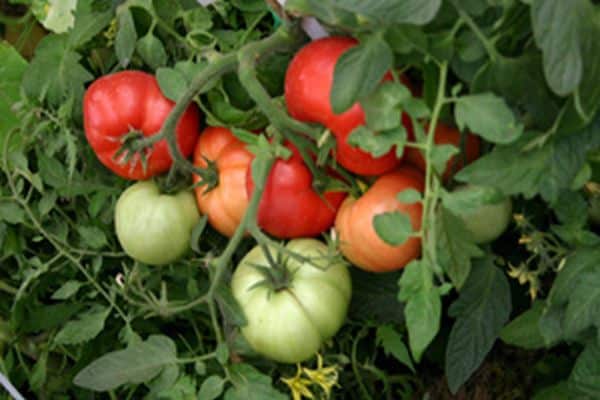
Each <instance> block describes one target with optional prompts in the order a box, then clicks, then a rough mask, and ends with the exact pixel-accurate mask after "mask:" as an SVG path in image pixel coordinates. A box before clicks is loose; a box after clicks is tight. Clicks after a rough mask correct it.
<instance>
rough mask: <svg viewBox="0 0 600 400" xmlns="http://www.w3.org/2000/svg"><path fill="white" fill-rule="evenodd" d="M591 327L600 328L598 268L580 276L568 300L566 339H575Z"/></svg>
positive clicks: (599, 274)
mask: <svg viewBox="0 0 600 400" xmlns="http://www.w3.org/2000/svg"><path fill="white" fill-rule="evenodd" d="M599 261H600V259H596V262H599ZM593 326H597V327H598V328H600V267H596V268H594V269H592V270H591V271H588V272H585V273H582V274H581V276H580V277H579V284H578V285H577V288H576V289H575V291H574V292H573V293H572V294H571V296H570V298H569V305H568V306H567V310H566V314H565V319H564V329H565V334H566V335H567V337H576V335H577V334H579V333H580V332H583V331H584V330H585V329H587V328H589V327H593Z"/></svg>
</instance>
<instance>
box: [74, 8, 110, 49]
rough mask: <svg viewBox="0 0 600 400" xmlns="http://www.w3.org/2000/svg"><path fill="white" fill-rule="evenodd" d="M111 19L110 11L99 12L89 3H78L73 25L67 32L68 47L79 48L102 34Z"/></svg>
mask: <svg viewBox="0 0 600 400" xmlns="http://www.w3.org/2000/svg"><path fill="white" fill-rule="evenodd" d="M112 18H113V13H112V12H111V10H110V9H108V10H106V11H99V10H97V9H95V8H94V5H93V4H92V3H91V2H89V1H78V2H77V8H76V10H75V25H74V26H73V29H71V30H70V31H69V47H70V48H79V47H81V46H83V45H85V44H86V43H87V42H89V41H90V40H92V38H94V36H96V35H97V34H99V33H100V32H102V31H103V30H104V29H105V28H106V27H107V26H108V24H109V23H110V21H111V20H112Z"/></svg>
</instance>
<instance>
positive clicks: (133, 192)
mask: <svg viewBox="0 0 600 400" xmlns="http://www.w3.org/2000/svg"><path fill="white" fill-rule="evenodd" d="M199 219H200V213H199V212H198V208H197V206H196V200H195V198H194V195H193V194H192V192H189V191H182V192H179V193H177V194H174V195H168V194H161V193H160V191H159V189H158V186H157V185H156V183H154V182H153V181H140V182H137V183H135V184H133V185H132V186H130V187H129V188H127V190H125V191H124V192H123V193H122V194H121V196H120V197H119V200H118V201H117V206H116V208H115V226H116V231H117V237H118V239H119V242H120V243H121V246H122V247H123V249H124V250H125V252H126V253H127V254H128V255H129V256H130V257H132V258H134V259H136V260H138V261H141V262H144V263H146V264H150V265H164V264H168V263H171V262H173V261H175V260H177V259H178V258H179V257H181V256H182V255H183V254H184V253H185V252H186V251H187V250H188V248H189V243H190V238H191V235H192V230H193V229H194V226H195V225H196V223H197V222H198V220H199Z"/></svg>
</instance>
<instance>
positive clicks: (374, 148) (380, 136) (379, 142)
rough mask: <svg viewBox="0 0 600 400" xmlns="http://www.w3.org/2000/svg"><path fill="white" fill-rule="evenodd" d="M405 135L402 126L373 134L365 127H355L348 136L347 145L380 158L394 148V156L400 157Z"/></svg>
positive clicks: (405, 138)
mask: <svg viewBox="0 0 600 400" xmlns="http://www.w3.org/2000/svg"><path fill="white" fill-rule="evenodd" d="M406 140H407V134H406V129H405V128H404V126H402V125H400V126H398V127H397V128H394V129H390V130H387V131H382V132H374V131H372V130H371V129H369V128H368V127H367V126H365V125H360V126H358V127H356V128H355V129H354V130H353V131H352V132H351V133H350V136H348V144H350V145H352V146H357V147H359V148H360V149H362V150H364V151H366V152H367V153H370V154H371V155H372V156H373V157H381V156H383V155H385V154H387V153H388V152H389V151H390V150H392V147H394V146H396V154H398V153H399V156H402V154H403V152H404V143H406Z"/></svg>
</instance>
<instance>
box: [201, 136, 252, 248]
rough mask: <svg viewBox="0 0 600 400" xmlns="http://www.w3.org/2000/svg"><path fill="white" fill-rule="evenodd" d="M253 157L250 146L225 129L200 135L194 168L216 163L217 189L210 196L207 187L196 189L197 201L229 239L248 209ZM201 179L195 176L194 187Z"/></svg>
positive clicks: (212, 222)
mask: <svg viewBox="0 0 600 400" xmlns="http://www.w3.org/2000/svg"><path fill="white" fill-rule="evenodd" d="M252 158H253V155H252V153H250V152H249V151H248V149H247V148H246V145H245V144H244V143H243V142H242V141H240V140H239V139H237V138H236V137H235V136H234V135H233V133H232V132H231V131H230V130H229V129H227V128H223V127H208V128H206V129H205V130H204V131H203V132H202V134H201V135H200V139H198V143H197V144H196V150H195V151H194V165H196V166H199V167H202V168H204V167H206V165H207V163H206V160H209V161H212V162H214V163H215V167H216V169H217V172H218V182H217V186H215V187H214V188H212V189H211V190H210V191H208V192H206V185H200V186H197V187H196V200H197V202H198V208H200V211H201V212H202V214H204V215H206V216H207V217H208V222H209V223H210V224H211V225H212V226H213V227H214V228H215V229H216V230H217V231H219V232H221V233H222V234H223V235H225V236H229V237H231V236H232V235H233V233H234V232H235V230H236V229H237V227H238V225H239V224H240V222H241V220H242V217H243V216H244V213H245V212H246V208H247V207H248V194H247V192H246V172H247V170H248V168H249V167H250V163H251V162H252ZM199 181H200V177H199V176H197V175H194V183H198V182H199Z"/></svg>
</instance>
